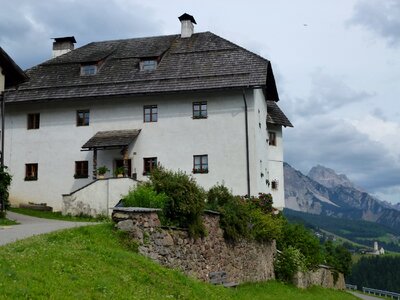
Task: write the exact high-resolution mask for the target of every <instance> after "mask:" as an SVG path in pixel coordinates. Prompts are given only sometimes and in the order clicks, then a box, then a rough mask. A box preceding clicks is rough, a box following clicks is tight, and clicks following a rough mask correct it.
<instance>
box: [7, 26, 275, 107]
mask: <svg viewBox="0 0 400 300" xmlns="http://www.w3.org/2000/svg"><path fill="white" fill-rule="evenodd" d="M144 58H157V59H158V66H157V68H156V70H153V71H143V70H140V67H139V64H140V61H141V60H142V59H144ZM90 62H96V63H98V68H99V71H98V73H97V74H96V75H92V76H81V75H80V68H81V65H82V64H87V63H90ZM27 74H28V76H29V77H30V80H29V81H28V82H26V83H24V84H22V85H20V86H19V88H18V90H8V91H7V93H6V96H5V97H6V98H5V99H6V102H26V101H50V100H68V99H77V98H85V97H104V96H106V97H108V96H110V97H111V96H129V95H143V94H151V93H169V92H185V91H199V90H213V89H232V88H246V87H253V86H257V87H262V88H264V89H265V91H266V95H267V97H268V99H269V100H274V101H278V93H277V91H276V86H275V80H274V76H273V73H272V68H271V65H270V62H269V61H268V60H266V59H264V58H262V57H261V56H259V55H256V54H254V53H252V52H250V51H248V50H245V49H243V48H242V47H240V46H237V45H235V44H233V43H231V42H229V41H227V40H225V39H223V38H221V37H219V36H217V35H215V34H213V33H211V32H203V33H196V34H193V35H192V36H191V37H190V38H180V36H179V35H167V36H158V37H147V38H134V39H126V40H115V41H104V42H94V43H90V44H87V45H85V46H83V47H81V48H77V49H75V50H73V51H71V52H69V53H66V54H64V55H61V56H59V57H56V58H54V59H51V60H48V61H46V62H44V63H42V64H40V65H38V66H35V67H33V68H31V69H29V70H27Z"/></svg>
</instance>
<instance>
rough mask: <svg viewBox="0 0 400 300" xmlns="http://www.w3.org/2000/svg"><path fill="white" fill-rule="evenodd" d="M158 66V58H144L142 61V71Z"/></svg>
mask: <svg viewBox="0 0 400 300" xmlns="http://www.w3.org/2000/svg"><path fill="white" fill-rule="evenodd" d="M156 68H157V60H156V59H143V60H142V61H141V62H140V70H141V71H153V70H155V69H156Z"/></svg>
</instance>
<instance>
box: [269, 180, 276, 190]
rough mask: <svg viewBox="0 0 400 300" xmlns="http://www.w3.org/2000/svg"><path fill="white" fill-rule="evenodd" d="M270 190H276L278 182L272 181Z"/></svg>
mask: <svg viewBox="0 0 400 300" xmlns="http://www.w3.org/2000/svg"><path fill="white" fill-rule="evenodd" d="M271 188H272V189H273V190H277V189H278V180H272V182H271Z"/></svg>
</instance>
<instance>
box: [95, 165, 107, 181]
mask: <svg viewBox="0 0 400 300" xmlns="http://www.w3.org/2000/svg"><path fill="white" fill-rule="evenodd" d="M107 172H110V170H109V169H108V168H107V167H106V166H101V167H100V168H98V169H97V178H99V179H103V178H104V174H106V173H107Z"/></svg>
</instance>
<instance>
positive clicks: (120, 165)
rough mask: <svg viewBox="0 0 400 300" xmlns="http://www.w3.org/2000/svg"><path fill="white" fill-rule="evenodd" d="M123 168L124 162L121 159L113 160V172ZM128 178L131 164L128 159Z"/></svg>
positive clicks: (130, 174)
mask: <svg viewBox="0 0 400 300" xmlns="http://www.w3.org/2000/svg"><path fill="white" fill-rule="evenodd" d="M119 167H124V160H123V159H116V160H115V169H114V171H115V170H116V169H117V168H119ZM128 177H132V162H131V160H130V159H128Z"/></svg>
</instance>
